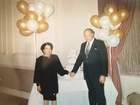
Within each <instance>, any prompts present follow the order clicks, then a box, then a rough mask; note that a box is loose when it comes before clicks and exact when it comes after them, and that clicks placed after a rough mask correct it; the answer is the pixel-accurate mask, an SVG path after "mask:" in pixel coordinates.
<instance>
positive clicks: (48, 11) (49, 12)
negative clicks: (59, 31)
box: [44, 4, 54, 18]
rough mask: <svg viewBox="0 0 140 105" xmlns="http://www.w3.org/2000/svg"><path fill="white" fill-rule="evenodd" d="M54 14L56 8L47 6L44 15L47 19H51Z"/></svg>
mask: <svg viewBox="0 0 140 105" xmlns="http://www.w3.org/2000/svg"><path fill="white" fill-rule="evenodd" d="M53 13H54V7H53V6H52V5H49V4H47V5H46V8H45V10H44V15H45V17H46V18H48V17H50V16H51V15H52V14H53Z"/></svg>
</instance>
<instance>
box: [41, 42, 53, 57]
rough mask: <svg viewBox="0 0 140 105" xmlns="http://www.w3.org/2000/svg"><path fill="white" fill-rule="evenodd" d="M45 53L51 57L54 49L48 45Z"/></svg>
mask: <svg viewBox="0 0 140 105" xmlns="http://www.w3.org/2000/svg"><path fill="white" fill-rule="evenodd" d="M43 52H44V54H45V55H48V56H50V55H51V54H52V49H51V47H50V46H49V45H46V46H45V48H44V50H43Z"/></svg>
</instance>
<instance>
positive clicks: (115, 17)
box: [110, 12, 121, 25]
mask: <svg viewBox="0 0 140 105" xmlns="http://www.w3.org/2000/svg"><path fill="white" fill-rule="evenodd" d="M110 21H111V23H112V24H113V25H118V24H119V23H120V22H121V19H120V15H119V13H117V12H115V13H112V14H111V15H110Z"/></svg>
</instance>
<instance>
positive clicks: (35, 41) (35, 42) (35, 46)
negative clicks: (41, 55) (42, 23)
mask: <svg viewBox="0 0 140 105" xmlns="http://www.w3.org/2000/svg"><path fill="white" fill-rule="evenodd" d="M34 48H35V59H36V58H37V37H36V32H34Z"/></svg>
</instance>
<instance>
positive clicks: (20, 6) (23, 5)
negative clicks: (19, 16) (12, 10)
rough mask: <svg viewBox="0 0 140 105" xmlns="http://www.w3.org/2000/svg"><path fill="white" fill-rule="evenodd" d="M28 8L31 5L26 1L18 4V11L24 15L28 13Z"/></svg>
mask: <svg viewBox="0 0 140 105" xmlns="http://www.w3.org/2000/svg"><path fill="white" fill-rule="evenodd" d="M28 7H29V5H28V3H27V2H26V1H25V0H20V1H19V2H17V9H18V10H19V11H20V12H21V13H23V14H25V13H27V12H28Z"/></svg>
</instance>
